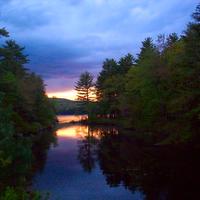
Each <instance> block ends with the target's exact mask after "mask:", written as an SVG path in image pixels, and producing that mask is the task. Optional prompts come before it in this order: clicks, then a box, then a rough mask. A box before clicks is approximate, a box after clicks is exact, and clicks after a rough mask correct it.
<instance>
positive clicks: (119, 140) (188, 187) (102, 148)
mask: <svg viewBox="0 0 200 200" xmlns="http://www.w3.org/2000/svg"><path fill="white" fill-rule="evenodd" d="M78 144H79V156H78V159H79V161H80V163H81V165H82V167H83V169H84V170H85V171H87V172H90V173H91V172H92V170H94V169H95V163H96V161H98V164H99V166H100V168H101V170H102V173H103V175H104V176H105V179H106V182H107V184H108V185H109V186H110V187H118V186H121V185H123V186H124V187H125V188H127V189H128V190H130V191H131V192H133V193H134V192H135V191H136V192H138V191H141V192H142V193H143V194H144V195H145V199H147V200H160V199H162V200H165V199H166V200H168V199H170V200H171V199H172V200H173V199H175V200H177V199H181V200H182V199H195V198H197V197H198V196H199V191H200V185H199V180H200V172H199V169H200V157H199V150H198V149H195V148H193V147H192V146H190V147H188V146H187V147H186V146H184V147H183V146H181V147H177V146H176V147H173V146H170V147H169V146H165V147H164V146H163V147H161V146H154V145H152V144H147V143H145V142H144V141H143V140H142V139H138V138H137V137H135V136H133V133H126V132H125V131H122V132H121V131H120V132H119V131H118V130H117V129H115V128H110V129H108V128H103V127H101V128H96V127H90V128H88V132H85V133H84V134H83V135H82V139H81V140H80V141H79V142H78Z"/></svg>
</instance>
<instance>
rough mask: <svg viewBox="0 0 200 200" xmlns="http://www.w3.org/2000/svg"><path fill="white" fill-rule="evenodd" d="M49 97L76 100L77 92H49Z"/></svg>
mask: <svg viewBox="0 0 200 200" xmlns="http://www.w3.org/2000/svg"><path fill="white" fill-rule="evenodd" d="M47 96H48V97H57V98H64V99H70V100H76V91H75V90H69V91H62V92H47Z"/></svg>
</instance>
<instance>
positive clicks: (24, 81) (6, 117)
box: [0, 28, 55, 199]
mask: <svg viewBox="0 0 200 200" xmlns="http://www.w3.org/2000/svg"><path fill="white" fill-rule="evenodd" d="M0 37H1V40H2V42H1V44H2V45H1V46H0V180H1V181H0V199H30V198H29V197H28V196H27V195H28V194H26V193H25V192H22V190H23V186H24V185H25V183H26V175H27V173H29V172H30V170H31V165H32V161H33V160H34V156H33V152H32V146H33V144H34V141H35V138H36V136H39V135H40V133H41V131H43V130H44V129H47V128H51V127H52V125H53V124H54V123H55V114H54V108H53V106H52V104H51V103H50V102H49V100H48V98H47V96H46V94H45V86H44V83H43V80H42V78H41V77H40V76H38V75H36V74H35V73H33V72H30V71H29V70H28V69H27V68H26V67H25V65H26V64H27V63H28V57H27V56H26V55H25V54H24V52H23V51H24V47H21V46H20V45H19V44H17V43H16V42H15V41H14V40H11V39H6V38H8V37H9V33H8V31H7V30H6V29H5V28H1V29H0ZM7 186H10V187H9V188H8V187H7ZM12 186H13V188H12ZM16 187H17V190H16V191H18V192H16V191H15V188H16ZM5 188H7V189H5ZM19 191H20V192H19Z"/></svg>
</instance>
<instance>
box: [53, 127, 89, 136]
mask: <svg viewBox="0 0 200 200" xmlns="http://www.w3.org/2000/svg"><path fill="white" fill-rule="evenodd" d="M87 132H88V126H83V125H75V126H69V127H64V128H61V129H59V130H57V132H56V134H57V136H59V137H71V138H80V137H81V136H82V135H85V133H87Z"/></svg>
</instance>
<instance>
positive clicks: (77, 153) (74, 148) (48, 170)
mask: <svg viewBox="0 0 200 200" xmlns="http://www.w3.org/2000/svg"><path fill="white" fill-rule="evenodd" d="M63 118H64V117H63V116H62V120H63V121H66V120H68V118H69V116H67V119H66V120H64V119H63ZM88 132H89V127H88V126H83V125H73V126H69V127H63V128H61V129H59V130H58V131H57V137H58V140H57V145H56V146H52V147H51V148H50V150H49V152H48V156H47V160H46V164H45V167H44V169H43V170H42V171H40V172H39V173H37V175H36V176H35V178H34V181H33V183H34V184H33V187H34V188H35V189H37V190H39V191H43V192H44V191H49V192H50V193H51V199H53V200H54V199H55V200H57V199H58V200H79V199H80V200H98V199H99V200H112V199H113V200H114V199H115V200H116V199H124V200H133V199H135V200H141V199H143V194H142V193H141V192H139V191H135V192H134V193H133V192H131V191H130V190H128V189H126V188H125V187H124V186H123V185H122V184H119V185H117V186H115V187H114V186H113V187H111V186H109V185H108V184H107V181H106V177H105V176H104V175H103V172H102V170H101V169H100V167H99V164H98V159H97V157H96V155H95V151H96V145H97V142H98V140H99V130H96V131H94V132H93V133H92V134H93V136H89V137H90V138H87V137H88ZM88 139H89V140H91V141H88Z"/></svg>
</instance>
